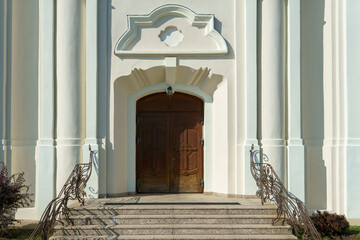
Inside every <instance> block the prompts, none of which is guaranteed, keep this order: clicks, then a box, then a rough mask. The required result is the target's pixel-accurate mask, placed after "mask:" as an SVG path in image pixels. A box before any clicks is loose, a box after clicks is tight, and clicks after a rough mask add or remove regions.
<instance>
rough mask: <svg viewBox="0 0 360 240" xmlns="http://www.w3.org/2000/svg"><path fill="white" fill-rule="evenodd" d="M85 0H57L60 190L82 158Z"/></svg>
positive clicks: (57, 181)
mask: <svg viewBox="0 0 360 240" xmlns="http://www.w3.org/2000/svg"><path fill="white" fill-rule="evenodd" d="M83 11H84V2H83V1H80V0H79V1H74V0H61V1H57V16H56V17H57V19H56V26H57V29H56V30H57V31H56V66H57V68H56V73H57V74H56V82H57V93H56V96H57V102H56V105H57V113H56V116H57V168H56V170H57V172H56V174H57V180H56V189H57V192H58V191H59V190H60V189H61V188H62V187H63V184H64V182H65V181H66V179H67V178H68V176H69V174H70V173H71V171H72V169H73V168H74V166H75V165H76V164H77V163H79V162H80V161H81V160H82V145H83V139H84V134H85V131H84V130H85V129H84V127H85V126H84V117H85V79H84V77H85V76H84V72H85V58H84V57H85V56H84V54H85V51H84V48H85V42H84V17H85V15H84V13H83Z"/></svg>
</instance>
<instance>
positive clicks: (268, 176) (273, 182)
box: [250, 145, 321, 240]
mask: <svg viewBox="0 0 360 240" xmlns="http://www.w3.org/2000/svg"><path fill="white" fill-rule="evenodd" d="M261 157H262V161H260V151H258V150H254V145H252V147H251V150H250V161H251V165H250V166H251V174H252V175H253V177H254V179H255V181H256V185H257V187H258V191H257V192H256V195H257V196H258V197H259V198H260V199H261V203H262V204H264V203H265V202H272V203H274V204H276V206H277V210H276V213H277V216H276V218H275V219H273V224H275V223H277V222H279V221H280V220H281V221H282V224H284V223H285V222H287V223H288V224H289V225H290V226H292V227H293V229H294V232H295V234H296V235H297V236H298V237H300V238H302V239H310V238H312V239H317V240H321V237H320V234H319V233H318V231H317V230H316V228H315V226H314V224H313V223H312V221H311V219H310V217H309V214H308V212H307V209H306V207H305V205H304V203H303V202H302V201H301V200H300V199H298V198H297V197H295V196H294V195H293V194H292V193H290V192H288V191H287V190H286V188H285V187H284V185H283V183H282V182H281V180H280V178H279V177H278V175H277V174H276V172H275V171H274V169H273V168H272V166H271V165H270V164H269V163H266V162H268V161H269V159H268V157H267V156H266V154H262V156H261Z"/></svg>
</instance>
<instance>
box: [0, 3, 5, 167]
mask: <svg viewBox="0 0 360 240" xmlns="http://www.w3.org/2000/svg"><path fill="white" fill-rule="evenodd" d="M5 7H6V5H5V0H0V102H1V103H0V163H3V162H4V149H3V141H2V139H3V136H4V116H5V114H4V110H5V99H4V93H5V92H4V86H5V68H6V65H5V62H6V61H5V51H6V46H5V38H6V34H5V32H6V30H5V29H6V28H5V26H6V21H5V20H6V9H5Z"/></svg>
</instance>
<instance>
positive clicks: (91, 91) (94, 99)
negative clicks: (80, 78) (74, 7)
mask: <svg viewBox="0 0 360 240" xmlns="http://www.w3.org/2000/svg"><path fill="white" fill-rule="evenodd" d="M98 76H99V74H98V1H97V0H86V94H85V95H86V138H85V143H84V147H83V162H88V161H89V145H90V146H91V149H92V150H94V151H96V153H98V151H99V149H100V148H101V142H100V141H101V140H100V139H98V134H97V130H98ZM93 160H94V162H93V172H92V174H91V177H90V179H89V181H88V184H87V187H86V191H87V195H88V197H91V198H97V197H98V196H99V164H100V163H99V160H100V159H99V158H98V154H95V155H94V159H93Z"/></svg>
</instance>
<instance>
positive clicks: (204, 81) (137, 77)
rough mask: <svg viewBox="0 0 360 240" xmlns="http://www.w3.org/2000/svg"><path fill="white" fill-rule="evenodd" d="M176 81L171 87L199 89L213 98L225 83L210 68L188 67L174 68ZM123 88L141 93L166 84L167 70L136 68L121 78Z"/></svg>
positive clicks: (157, 67) (162, 67)
mask: <svg viewBox="0 0 360 240" xmlns="http://www.w3.org/2000/svg"><path fill="white" fill-rule="evenodd" d="M174 72H175V73H174V75H175V77H174V81H173V83H172V84H171V85H175V84H180V85H183V86H192V87H198V88H199V89H200V90H201V91H203V92H205V93H206V94H208V95H209V96H213V94H214V92H215V90H216V89H217V86H218V85H219V84H220V82H222V81H223V76H221V75H218V74H213V73H211V69H210V68H207V67H205V68H199V69H193V68H191V67H188V66H181V65H180V66H176V67H174ZM119 80H120V82H122V84H124V85H122V86H123V87H122V88H126V89H131V90H130V92H131V93H135V92H138V91H140V89H142V88H143V87H151V86H155V85H157V84H161V83H167V82H166V68H165V67H164V66H156V67H152V68H149V69H146V70H144V69H140V68H134V69H133V70H132V71H131V73H130V74H129V75H127V76H123V77H120V78H119ZM125 86H126V87H125Z"/></svg>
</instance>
